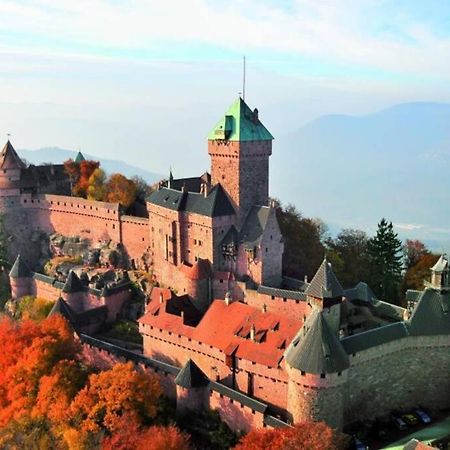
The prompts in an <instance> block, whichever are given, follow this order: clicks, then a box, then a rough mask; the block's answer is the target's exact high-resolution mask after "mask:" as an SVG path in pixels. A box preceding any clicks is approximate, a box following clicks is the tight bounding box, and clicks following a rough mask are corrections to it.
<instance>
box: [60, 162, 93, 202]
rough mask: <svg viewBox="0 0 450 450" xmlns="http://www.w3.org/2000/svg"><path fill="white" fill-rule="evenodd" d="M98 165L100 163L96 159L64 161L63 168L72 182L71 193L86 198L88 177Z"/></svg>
mask: <svg viewBox="0 0 450 450" xmlns="http://www.w3.org/2000/svg"><path fill="white" fill-rule="evenodd" d="M99 166H100V163H99V162H98V161H81V162H80V163H76V162H75V161H73V160H72V159H69V160H68V161H65V162H64V170H65V172H66V174H67V175H68V176H69V178H70V180H71V182H72V194H73V195H76V196H78V197H84V198H86V196H87V191H88V188H89V178H90V177H91V175H92V174H93V172H94V170H95V169H97V168H98V167H99Z"/></svg>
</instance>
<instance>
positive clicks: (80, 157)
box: [75, 152, 86, 164]
mask: <svg viewBox="0 0 450 450" xmlns="http://www.w3.org/2000/svg"><path fill="white" fill-rule="evenodd" d="M82 161H86V159H85V157H84V156H83V153H81V152H78V153H77V156H75V162H76V163H78V164H79V163H80V162H82Z"/></svg>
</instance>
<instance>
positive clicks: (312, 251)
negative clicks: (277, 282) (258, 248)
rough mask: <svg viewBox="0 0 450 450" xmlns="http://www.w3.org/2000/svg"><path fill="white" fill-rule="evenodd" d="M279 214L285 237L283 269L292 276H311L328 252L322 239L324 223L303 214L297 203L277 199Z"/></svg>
mask: <svg viewBox="0 0 450 450" xmlns="http://www.w3.org/2000/svg"><path fill="white" fill-rule="evenodd" d="M276 214H277V219H278V223H279V225H280V230H281V234H282V235H283V238H284V253H283V270H284V274H285V275H288V276H292V277H296V278H299V277H303V276H305V275H306V276H308V277H309V278H311V277H312V276H313V275H314V274H315V273H316V271H317V269H318V268H319V266H320V263H321V262H322V260H323V257H324V254H325V247H324V245H323V243H322V241H321V236H322V235H323V230H324V228H323V224H322V223H321V222H318V221H317V220H315V219H308V218H305V217H303V216H302V215H301V213H300V212H299V211H298V210H297V208H296V207H295V206H294V205H288V206H287V207H283V206H282V205H281V204H280V203H279V202H276Z"/></svg>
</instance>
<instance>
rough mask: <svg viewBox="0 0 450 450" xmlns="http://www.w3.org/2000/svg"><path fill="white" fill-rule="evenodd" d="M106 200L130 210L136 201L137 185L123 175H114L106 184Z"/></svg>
mask: <svg viewBox="0 0 450 450" xmlns="http://www.w3.org/2000/svg"><path fill="white" fill-rule="evenodd" d="M105 200H106V201H107V202H111V203H120V204H121V205H122V206H123V207H125V208H128V207H129V206H131V204H132V203H133V202H134V201H135V200H136V185H135V184H134V182H133V181H132V180H129V179H128V178H127V177H125V176H123V175H122V174H120V173H114V174H112V175H111V176H110V177H109V179H108V181H107V183H106V194H105Z"/></svg>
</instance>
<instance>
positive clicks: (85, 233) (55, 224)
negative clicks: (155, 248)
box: [0, 194, 150, 266]
mask: <svg viewBox="0 0 450 450" xmlns="http://www.w3.org/2000/svg"><path fill="white" fill-rule="evenodd" d="M3 200H4V201H3V202H0V212H3V213H5V217H6V224H5V225H6V232H7V234H8V235H9V236H10V237H11V238H10V240H9V242H10V246H11V253H12V255H11V258H12V259H13V258H15V256H17V254H18V253H21V254H22V255H23V256H25V259H26V260H28V261H33V262H36V261H37V260H38V259H39V252H40V250H41V249H40V248H38V244H36V245H34V246H33V234H34V233H36V232H43V233H46V234H53V233H59V234H62V235H64V236H80V237H81V238H83V239H87V240H88V241H90V242H91V243H97V242H99V241H102V242H105V241H109V240H111V241H113V242H117V243H122V244H123V245H124V248H125V250H126V253H127V255H128V257H129V259H130V262H134V263H135V265H136V266H142V265H143V262H144V258H143V255H145V254H146V253H148V252H149V246H150V232H149V221H148V219H146V218H141V217H132V216H124V215H121V214H120V211H119V205H118V204H113V203H105V202H97V201H91V200H86V199H83V198H78V197H68V196H62V195H31V194H22V195H20V197H8V198H7V199H6V200H5V198H3Z"/></svg>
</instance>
